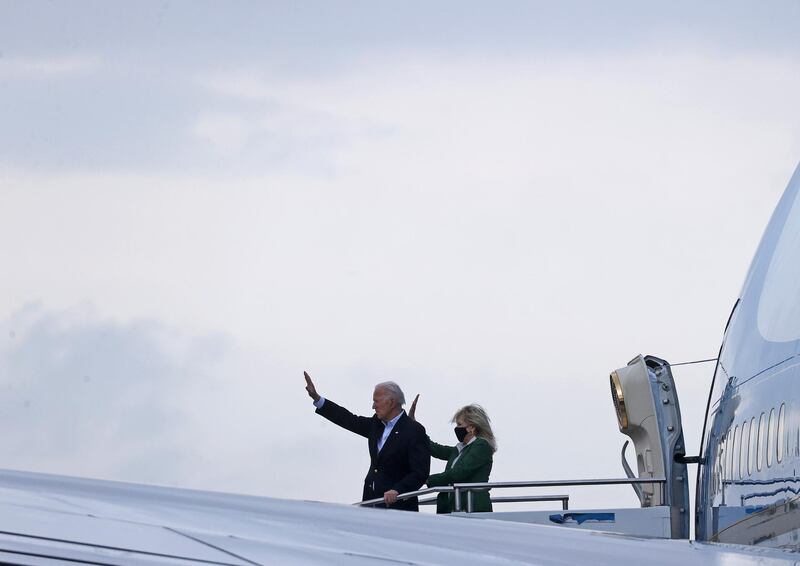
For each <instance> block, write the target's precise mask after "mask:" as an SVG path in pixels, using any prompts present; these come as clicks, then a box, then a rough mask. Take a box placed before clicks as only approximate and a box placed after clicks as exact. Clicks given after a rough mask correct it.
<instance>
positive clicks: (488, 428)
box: [452, 403, 497, 452]
mask: <svg viewBox="0 0 800 566" xmlns="http://www.w3.org/2000/svg"><path fill="white" fill-rule="evenodd" d="M458 419H461V420H462V421H464V423H466V424H469V425H472V426H474V427H475V430H476V431H477V432H476V433H475V436H479V437H480V438H483V439H484V440H485V441H486V442H488V443H489V446H491V447H492V451H493V452H497V440H495V438H494V433H493V432H492V424H491V419H489V415H487V414H486V411H485V410H484V409H483V407H481V406H480V405H476V404H474V403H473V404H472V405H467V406H466V407H461V408H460V409H459V410H458V411H456V414H455V415H453V419H452V422H456V421H458Z"/></svg>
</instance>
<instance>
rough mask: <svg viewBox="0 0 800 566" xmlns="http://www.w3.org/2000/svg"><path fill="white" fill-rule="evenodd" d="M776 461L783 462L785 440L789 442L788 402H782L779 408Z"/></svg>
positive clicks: (776, 431) (776, 432)
mask: <svg viewBox="0 0 800 566" xmlns="http://www.w3.org/2000/svg"><path fill="white" fill-rule="evenodd" d="M775 428H776V430H775V440H776V442H775V461H776V463H778V464H780V463H781V462H783V452H784V448H785V446H784V442H786V443H788V440H789V436H788V435H787V434H785V431H786V403H781V407H780V409H778V424H777V426H776V427H775Z"/></svg>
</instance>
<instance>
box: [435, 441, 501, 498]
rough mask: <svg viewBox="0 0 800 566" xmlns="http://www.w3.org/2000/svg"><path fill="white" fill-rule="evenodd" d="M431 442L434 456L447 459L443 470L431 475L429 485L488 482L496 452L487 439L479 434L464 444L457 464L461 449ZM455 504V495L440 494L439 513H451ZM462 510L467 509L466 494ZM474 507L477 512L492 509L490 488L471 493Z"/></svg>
mask: <svg viewBox="0 0 800 566" xmlns="http://www.w3.org/2000/svg"><path fill="white" fill-rule="evenodd" d="M430 445H431V455H432V456H433V457H434V458H438V459H440V460H447V466H445V468H444V471H443V472H442V473H440V474H433V475H432V476H431V477H429V478H428V487H436V486H440V485H453V484H454V483H477V482H488V481H489V474H490V473H491V471H492V459H493V458H492V456H493V454H494V451H493V450H492V447H491V446H490V445H489V442H487V441H486V440H485V439H483V438H480V437H478V438H476V439H475V441H474V442H471V443H469V444H468V445H467V446H465V447H464V449H463V450H462V451H461V457H460V458H459V459H458V461H457V462H456V463H455V464H453V460H455V458H456V456H458V448H456V447H455V446H443V445H441V444H436V443H435V442H433V441H432V440H431V441H430ZM455 506H456V504H455V496H454V495H453V494H452V493H440V494H439V495H438V496H437V497H436V512H437V513H452V512H453V511H454V510H455ZM461 510H462V511H466V510H467V498H466V497H462V498H461ZM472 510H473V511H475V512H481V511H482V512H486V511H491V510H492V500H491V498H490V497H489V492H488V491H473V492H472Z"/></svg>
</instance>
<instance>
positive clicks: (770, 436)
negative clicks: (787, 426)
mask: <svg viewBox="0 0 800 566" xmlns="http://www.w3.org/2000/svg"><path fill="white" fill-rule="evenodd" d="M776 424H777V423H776V422H775V409H774V408H773V409H770V410H769V418H768V419H767V437H766V438H765V439H764V444H766V446H765V450H766V452H767V467H768V468H770V467H772V447H773V445H776V444H779V442H778V439H777V438H776V437H775V425H776Z"/></svg>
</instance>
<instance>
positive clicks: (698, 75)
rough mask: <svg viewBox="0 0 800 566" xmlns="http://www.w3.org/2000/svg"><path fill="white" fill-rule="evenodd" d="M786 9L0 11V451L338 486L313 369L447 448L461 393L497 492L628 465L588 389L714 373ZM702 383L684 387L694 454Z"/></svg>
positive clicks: (796, 150)
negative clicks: (472, 407)
mask: <svg viewBox="0 0 800 566" xmlns="http://www.w3.org/2000/svg"><path fill="white" fill-rule="evenodd" d="M798 21H800V4H798V3H797V2H789V1H787V2H766V3H762V2H705V3H702V4H698V3H696V2H664V3H641V2H604V3H597V2H578V1H575V2H549V3H545V2H501V3H484V2H465V1H459V2H438V3H434V4H433V5H432V3H430V2H403V3H393V2H304V3H267V2H264V3H256V2H252V3H249V2H236V3H230V2H191V3H189V2H169V1H160V2H138V3H107V2H28V1H25V2H22V1H19V2H9V1H4V0H0V258H2V262H3V269H2V277H1V278H0V291H1V292H0V392H2V395H0V424H1V425H2V427H3V430H5V431H6V433H5V434H3V435H0V454H2V455H3V456H2V462H1V463H0V466H2V467H4V468H13V469H26V470H34V471H42V472H50V473H63V474H72V475H88V476H93V477H102V478H110V479H120V480H131V481H143V482H150V483H159V484H167V485H177V486H186V487H194V488H204V489H214V490H225V491H236V492H244V493H253V494H262V495H272V496H283V497H291V498H303V499H317V500H323V501H338V502H346V503H349V502H352V501H355V500H357V499H358V498H359V497H360V494H361V479H362V477H363V475H364V472H365V470H366V467H367V465H368V458H367V450H366V442H365V441H363V439H361V438H359V437H355V436H354V435H351V434H350V433H347V432H345V431H343V430H339V429H337V428H336V427H335V426H333V425H332V424H330V423H328V422H326V421H324V420H323V419H321V418H320V417H317V416H316V415H314V414H313V407H312V406H311V403H310V400H309V399H308V397H307V395H306V393H305V391H304V389H303V385H304V384H303V378H302V372H303V370H308V371H309V372H310V373H311V375H312V376H314V377H315V380H316V383H317V387H318V389H319V391H320V392H321V393H322V394H323V395H325V396H327V397H330V398H331V399H334V400H335V401H337V402H339V403H340V404H342V405H344V406H346V407H348V408H349V409H351V410H353V411H354V412H357V413H360V414H371V410H370V404H371V394H372V386H373V385H374V383H376V382H378V381H383V380H386V379H394V380H396V381H398V382H399V383H400V385H401V386H403V388H404V389H405V391H406V394H407V396H408V397H409V398H411V397H413V395H414V394H415V393H417V392H419V393H421V394H422V398H421V401H420V407H419V410H418V417H419V418H420V420H421V421H422V422H423V424H425V425H426V427H427V428H428V431H429V432H430V434H431V436H432V437H433V438H434V439H435V440H437V441H439V442H451V441H453V440H454V438H453V433H452V428H451V427H452V425H451V424H450V423H449V420H450V417H451V416H452V414H453V413H454V412H455V410H456V409H457V408H459V407H461V406H462V405H464V404H466V403H470V402H479V403H481V404H483V405H484V406H485V408H486V409H487V411H488V412H489V414H490V416H491V417H492V419H493V423H494V425H495V428H496V434H497V437H498V441H499V445H500V450H499V451H498V453H497V455H496V458H495V467H494V471H493V474H492V479H493V480H498V481H500V480H522V479H556V478H576V477H620V476H622V475H623V472H622V469H621V466H620V463H619V448H620V446H621V445H622V442H623V441H624V438H623V436H622V435H620V434H619V432H618V430H617V427H616V420H615V416H614V412H613V407H612V404H611V400H610V398H609V386H608V373H609V372H610V371H611V370H613V369H615V368H617V367H621V366H623V365H625V364H626V363H627V362H628V361H629V360H630V359H631V358H633V357H634V356H635V355H637V354H639V353H642V354H647V353H650V354H655V355H659V356H660V357H663V358H666V359H667V360H669V361H671V362H683V361H690V360H696V359H702V358H709V357H713V356H715V355H716V352H717V350H718V348H719V343H720V339H721V336H722V330H723V328H724V324H725V321H726V319H727V316H728V314H729V311H730V309H731V307H732V306H733V303H734V301H735V299H736V295H737V293H738V291H739V288H740V286H741V283H742V281H743V278H744V275H745V271H746V269H747V266H748V265H749V262H750V259H751V257H752V254H753V252H754V250H755V248H756V245H757V243H758V239H759V238H760V235H761V233H762V231H763V229H764V227H765V226H766V222H767V220H768V218H769V215H770V214H771V212H772V209H773V208H774V206H775V204H776V203H777V200H778V198H779V196H780V194H781V192H782V191H783V189H784V187H785V185H786V183H787V182H788V180H789V177H790V176H791V174H792V172H793V170H794V168H795V166H796V165H797V163H798V159H800V113H799V112H798V105H797V101H798V100H800V72H798V66H799V65H800V42H798V41H797V22H798ZM712 370H713V367H712V366H710V365H698V366H687V367H685V368H684V369H680V370H677V369H676V378H677V385H678V391H679V394H680V396H681V404H682V410H683V417H684V425H685V429H686V431H685V434H686V443H687V446H688V449H689V450H688V451H689V452H690V453H696V452H697V450H698V449H699V442H700V432H701V427H702V420H703V411H704V410H705V403H706V400H707V394H708V386H709V383H710V378H711V372H712ZM441 465H442V464H441V463H438V462H434V464H433V469H434V470H437V471H438V470H439V469H440V467H441ZM692 473H694V472H693V471H692ZM629 491H630V493H628V492H629ZM609 494H611V495H609ZM634 502H635V499H634V497H633V492H632V490H630V489H629V488H626V489H624V490H620V491H616V492H615V491H610V492H605V491H600V492H599V493H598V492H596V491H590V492H586V493H583V494H580V495H578V496H575V498H574V499H573V501H572V502H571V506H572V507H576V508H579V507H583V506H594V505H598V506H600V505H605V506H610V505H621V504H634Z"/></svg>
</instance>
